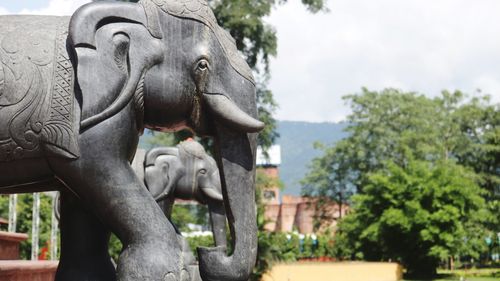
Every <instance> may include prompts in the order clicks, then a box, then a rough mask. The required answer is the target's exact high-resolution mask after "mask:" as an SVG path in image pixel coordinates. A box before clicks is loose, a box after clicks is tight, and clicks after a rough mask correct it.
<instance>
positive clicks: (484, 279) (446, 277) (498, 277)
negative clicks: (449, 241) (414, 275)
mask: <svg viewBox="0 0 500 281" xmlns="http://www.w3.org/2000/svg"><path fill="white" fill-rule="evenodd" d="M439 274H440V275H441V277H440V278H437V279H433V280H403V281H461V280H463V281H500V268H485V269H468V270H454V271H449V270H440V271H439ZM460 277H463V278H464V279H460Z"/></svg>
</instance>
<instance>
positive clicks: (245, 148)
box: [198, 125, 257, 281]
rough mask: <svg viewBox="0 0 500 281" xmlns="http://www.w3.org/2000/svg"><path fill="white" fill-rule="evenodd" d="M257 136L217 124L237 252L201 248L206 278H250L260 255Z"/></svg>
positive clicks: (222, 180)
mask: <svg viewBox="0 0 500 281" xmlns="http://www.w3.org/2000/svg"><path fill="white" fill-rule="evenodd" d="M255 148H256V135H255V134H247V133H240V132H232V131H230V130H228V129H226V128H225V127H223V126H220V125H217V136H216V150H217V151H216V152H217V162H218V164H219V170H220V173H221V182H222V192H223V195H224V204H225V206H226V213H227V219H228V222H229V226H230V230H231V236H232V241H231V242H232V245H233V253H232V254H231V255H230V256H228V255H227V253H226V248H225V247H215V248H199V249H198V256H199V261H200V267H199V268H200V274H201V276H202V277H203V280H218V281H220V280H245V281H246V280H248V278H249V276H250V274H251V273H252V269H253V267H254V265H255V259H256V255H257V225H256V218H255V216H256V215H255V190H254V180H255V174H254V173H255V169H254V165H255V154H254V153H255Z"/></svg>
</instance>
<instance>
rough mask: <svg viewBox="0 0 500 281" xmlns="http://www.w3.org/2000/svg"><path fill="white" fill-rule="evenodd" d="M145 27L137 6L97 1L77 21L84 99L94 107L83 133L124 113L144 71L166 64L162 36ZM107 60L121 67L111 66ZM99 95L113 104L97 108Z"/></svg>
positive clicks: (74, 31) (73, 36)
mask: <svg viewBox="0 0 500 281" xmlns="http://www.w3.org/2000/svg"><path fill="white" fill-rule="evenodd" d="M146 26H147V19H146V16H145V12H144V8H143V7H142V6H141V5H139V4H136V3H113V2H94V3H90V4H87V5H85V6H82V7H81V8H80V9H78V10H77V11H76V12H75V14H74V15H73V16H72V18H71V22H70V27H69V44H70V46H71V47H73V48H74V49H75V53H76V56H77V76H78V81H79V84H80V85H79V86H80V89H81V91H82V99H83V101H84V104H85V101H86V99H88V100H90V101H87V104H91V105H92V106H93V108H91V109H89V110H88V113H87V111H85V114H83V115H82V116H83V117H82V119H83V121H82V122H81V129H82V130H85V129H87V128H89V127H91V126H93V125H95V124H98V123H100V122H101V121H103V120H106V119H107V118H110V117H111V116H113V115H115V114H116V113H118V112H119V111H120V110H122V109H123V108H124V107H125V106H126V105H127V104H128V103H129V102H130V100H131V99H132V98H133V96H134V94H135V93H136V90H137V89H138V85H139V83H140V81H141V78H142V77H143V74H144V71H145V70H146V69H147V68H149V67H151V66H152V65H154V64H155V63H157V62H158V61H159V60H160V59H161V53H162V52H161V51H160V49H161V44H160V43H159V40H158V39H157V38H158V37H159V35H158V34H152V33H151V31H149V30H148V29H147V27H146ZM154 39H156V40H154ZM110 44H111V45H110ZM107 59H111V60H112V61H114V64H115V65H116V67H115V68H111V67H110V66H109V65H107V64H106V63H105V62H104V61H105V60H107ZM96 81H103V82H104V81H106V83H101V84H102V85H101V84H99V82H97V83H96ZM95 84H98V85H95ZM139 88H141V87H139ZM95 91H106V93H104V96H105V97H106V98H105V99H104V100H106V101H109V100H113V101H112V102H111V104H109V105H108V104H106V105H102V104H93V103H92V99H93V98H92V96H91V95H92V94H95ZM116 93H118V95H116ZM100 94H101V95H102V93H100Z"/></svg>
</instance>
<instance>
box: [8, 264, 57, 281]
mask: <svg viewBox="0 0 500 281" xmlns="http://www.w3.org/2000/svg"><path fill="white" fill-rule="evenodd" d="M57 264H58V262H55V261H0V280H6V281H7V280H8V281H53V280H54V278H55V275H56V269H57Z"/></svg>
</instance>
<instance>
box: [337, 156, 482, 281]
mask: <svg viewBox="0 0 500 281" xmlns="http://www.w3.org/2000/svg"><path fill="white" fill-rule="evenodd" d="M484 192H485V191H484V189H482V188H481V187H479V185H478V184H477V177H476V175H475V173H473V172H471V171H469V170H467V169H465V168H464V167H462V166H460V165H457V164H455V163H453V162H452V161H448V162H446V161H439V162H437V163H435V164H432V163H429V162H426V161H420V160H409V161H408V163H407V165H406V166H405V167H400V166H399V165H396V164H395V163H393V162H389V163H387V169H385V170H380V171H378V172H376V173H371V174H370V175H369V176H368V181H367V185H366V186H365V187H364V189H363V193H362V194H357V195H354V196H353V206H352V207H353V208H352V212H351V213H350V214H349V215H348V216H346V217H345V219H344V220H342V221H341V223H340V226H339V233H338V237H337V238H336V239H337V241H339V247H341V249H339V252H340V253H341V254H343V255H348V256H353V257H355V258H362V259H366V260H376V261H378V260H394V261H399V262H401V263H402V264H403V265H404V266H405V267H406V269H407V273H408V275H410V276H412V277H430V276H434V275H435V274H436V268H437V267H438V265H439V262H440V261H441V260H445V259H446V258H447V257H449V256H455V255H467V256H472V257H474V258H476V259H477V258H478V257H479V254H480V253H481V252H482V251H484V250H485V246H486V245H485V244H484V242H483V239H482V237H483V234H484V232H485V229H484V227H482V223H483V222H484V221H485V220H486V219H487V217H489V216H491V214H490V213H489V212H488V210H487V209H486V208H485V201H484V199H483V197H482V196H481V195H482V194H484Z"/></svg>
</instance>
